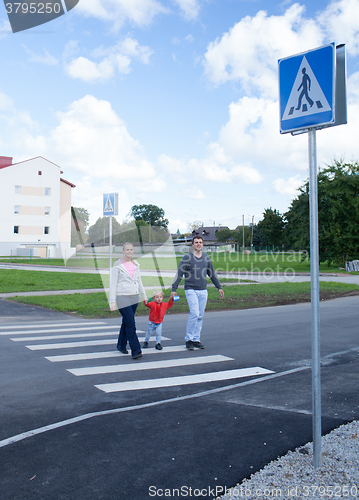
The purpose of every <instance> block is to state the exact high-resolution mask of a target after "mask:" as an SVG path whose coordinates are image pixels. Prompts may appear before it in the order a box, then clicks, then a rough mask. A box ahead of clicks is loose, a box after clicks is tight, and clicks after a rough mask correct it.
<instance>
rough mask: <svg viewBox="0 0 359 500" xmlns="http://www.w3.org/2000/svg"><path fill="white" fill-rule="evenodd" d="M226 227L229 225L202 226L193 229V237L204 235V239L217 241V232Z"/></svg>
mask: <svg viewBox="0 0 359 500" xmlns="http://www.w3.org/2000/svg"><path fill="white" fill-rule="evenodd" d="M226 228H227V226H206V227H204V226H202V227H199V228H198V229H194V230H193V231H192V237H193V236H202V238H203V241H216V234H217V233H218V231H220V230H221V229H226ZM227 229H228V228H227Z"/></svg>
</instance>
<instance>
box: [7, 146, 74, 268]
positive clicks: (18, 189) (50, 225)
mask: <svg viewBox="0 0 359 500" xmlns="http://www.w3.org/2000/svg"><path fill="white" fill-rule="evenodd" d="M62 173H63V172H62V171H61V169H60V167H59V166H58V165H55V163H52V162H51V161H49V160H46V159H45V158H43V157H41V156H38V157H36V158H32V159H30V160H25V161H21V162H19V163H12V158H11V157H7V156H0V256H10V255H13V256H15V255H33V256H38V257H44V258H46V257H57V258H61V257H63V258H65V259H67V258H69V257H71V255H72V254H73V253H74V251H75V250H74V249H71V190H72V188H74V187H75V185H74V184H71V182H68V181H66V180H65V179H62V178H61V174H62Z"/></svg>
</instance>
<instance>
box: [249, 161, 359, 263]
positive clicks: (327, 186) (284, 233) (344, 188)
mask: <svg viewBox="0 0 359 500" xmlns="http://www.w3.org/2000/svg"><path fill="white" fill-rule="evenodd" d="M358 222H359V164H358V162H349V163H345V162H344V161H342V160H341V161H338V160H334V164H333V165H327V167H326V168H324V169H322V170H320V171H319V173H318V232H319V260H320V262H327V263H328V264H329V265H330V264H331V263H337V264H340V263H343V262H345V261H346V260H353V259H357V258H358V257H359V231H358ZM257 229H258V232H259V235H260V239H261V243H262V244H263V245H271V246H277V247H282V248H284V249H291V250H296V251H299V250H304V251H307V252H309V251H310V233H309V230H310V229H309V181H308V180H307V181H306V182H305V183H304V185H303V186H301V187H300V188H299V195H298V196H297V197H296V198H295V199H294V200H293V201H292V203H291V205H290V207H289V209H288V211H287V212H286V213H284V214H280V213H279V212H278V211H277V210H273V209H272V208H269V209H266V210H265V211H264V214H263V219H262V220H261V221H260V222H259V223H258V224H257Z"/></svg>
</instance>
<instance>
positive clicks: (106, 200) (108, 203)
mask: <svg viewBox="0 0 359 500" xmlns="http://www.w3.org/2000/svg"><path fill="white" fill-rule="evenodd" d="M106 215H118V193H107V194H104V195H103V216H104V217H105V216H106Z"/></svg>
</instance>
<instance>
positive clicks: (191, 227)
mask: <svg viewBox="0 0 359 500" xmlns="http://www.w3.org/2000/svg"><path fill="white" fill-rule="evenodd" d="M202 226H203V223H202V222H201V221H199V220H195V221H193V222H189V223H188V225H187V229H188V233H189V234H191V233H192V232H193V231H197V229H198V228H199V227H202Z"/></svg>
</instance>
